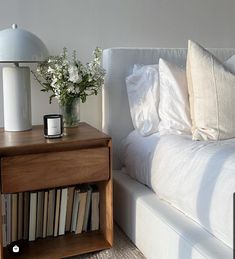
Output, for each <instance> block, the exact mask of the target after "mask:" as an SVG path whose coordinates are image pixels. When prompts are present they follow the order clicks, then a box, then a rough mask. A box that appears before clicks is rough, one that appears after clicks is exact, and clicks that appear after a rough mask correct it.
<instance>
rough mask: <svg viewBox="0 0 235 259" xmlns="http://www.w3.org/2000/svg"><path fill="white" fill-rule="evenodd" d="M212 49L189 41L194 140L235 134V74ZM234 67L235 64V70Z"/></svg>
mask: <svg viewBox="0 0 235 259" xmlns="http://www.w3.org/2000/svg"><path fill="white" fill-rule="evenodd" d="M231 63H233V59H230V61H228V62H227V64H226V65H223V64H222V63H221V62H220V61H219V60H218V59H217V58H216V57H215V56H213V55H212V54H211V53H210V52H209V51H207V50H205V49H204V48H203V47H201V46H200V45H199V44H197V43H195V42H193V41H189V44H188V56H187V81H188V89H189V96H190V108H191V118H192V125H193V127H192V135H193V139H194V140H221V139H229V138H234V137H235V112H234V107H235V75H234V74H232V73H231V72H230V71H229V70H228V67H229V66H230V64H231ZM233 69H234V67H231V70H233Z"/></svg>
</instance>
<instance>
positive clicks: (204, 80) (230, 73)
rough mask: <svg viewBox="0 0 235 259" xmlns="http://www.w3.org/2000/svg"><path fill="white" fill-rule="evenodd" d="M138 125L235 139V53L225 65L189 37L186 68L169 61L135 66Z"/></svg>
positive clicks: (132, 100)
mask: <svg viewBox="0 0 235 259" xmlns="http://www.w3.org/2000/svg"><path fill="white" fill-rule="evenodd" d="M126 85H127V93H128V99H129V106H130V112H131V117H132V122H133V125H134V128H135V129H136V130H138V131H139V133H140V134H141V135H143V136H148V135H151V134H153V133H155V132H158V131H159V132H160V134H186V135H192V139H193V140H222V139H229V138H234V137H235V112H234V110H235V56H232V57H231V58H229V59H228V60H227V61H225V62H224V63H221V62H220V61H219V60H218V59H217V58H216V57H215V56H213V55H212V54H211V53H210V52H208V51H207V50H206V49H204V48H203V47H202V46H200V45H199V44H197V43H195V42H193V41H189V43H188V55H187V64H186V70H185V69H183V68H180V67H178V66H177V65H175V64H172V63H169V62H168V61H166V60H163V59H160V60H159V64H158V65H149V66H135V67H134V69H133V74H131V75H130V76H129V77H127V79H126Z"/></svg>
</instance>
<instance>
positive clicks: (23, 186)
mask: <svg viewBox="0 0 235 259" xmlns="http://www.w3.org/2000/svg"><path fill="white" fill-rule="evenodd" d="M0 156H1V193H16V192H24V191H33V190H41V189H49V188H55V187H61V186H70V185H76V184H80V183H95V184H96V185H98V189H99V192H100V230H99V231H92V232H87V233H82V234H78V235H75V234H71V233H68V234H67V233H66V234H65V235H64V236H59V237H55V238H53V237H47V238H45V239H37V240H36V241H33V242H28V241H26V242H25V243H24V246H23V249H24V253H23V254H22V256H20V258H29V259H34V258H48V259H51V258H64V257H68V256H73V255H78V254H83V253H88V252H93V251H97V250H102V249H106V248H110V247H111V246H112V244H113V208H112V175H111V172H112V170H111V138H110V137H109V136H107V135H105V134H103V133H102V132H100V131H98V130H97V129H95V128H93V127H91V126H89V125H88V124H86V123H80V124H79V126H78V127H77V128H71V129H68V130H67V135H65V136H64V137H63V138H60V139H50V140H49V139H45V138H44V136H43V127H42V126H35V127H33V130H31V131H25V132H4V130H3V129H0ZM0 230H1V232H0V233H1V235H2V227H1V229H0ZM1 235H0V236H1ZM1 240H2V239H1ZM0 251H1V258H4V259H5V258H7V259H8V258H11V256H10V255H9V253H8V251H7V248H3V247H2V242H1V250H0ZM12 258H15V256H14V257H12Z"/></svg>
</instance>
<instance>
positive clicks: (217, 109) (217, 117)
mask: <svg viewBox="0 0 235 259" xmlns="http://www.w3.org/2000/svg"><path fill="white" fill-rule="evenodd" d="M214 63H215V61H214V59H213V58H212V73H213V79H214V80H213V83H214V88H215V96H216V119H217V125H216V126H217V140H218V139H220V129H219V117H220V116H219V102H218V91H217V85H216V77H215V71H214Z"/></svg>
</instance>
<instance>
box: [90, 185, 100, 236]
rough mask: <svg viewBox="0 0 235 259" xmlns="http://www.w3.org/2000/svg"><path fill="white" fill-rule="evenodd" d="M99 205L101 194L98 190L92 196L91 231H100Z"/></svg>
mask: <svg viewBox="0 0 235 259" xmlns="http://www.w3.org/2000/svg"><path fill="white" fill-rule="evenodd" d="M99 203H100V194H99V192H98V190H95V191H93V192H92V194H91V230H92V231H93V230H98V229H99V221H100V219H99Z"/></svg>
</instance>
